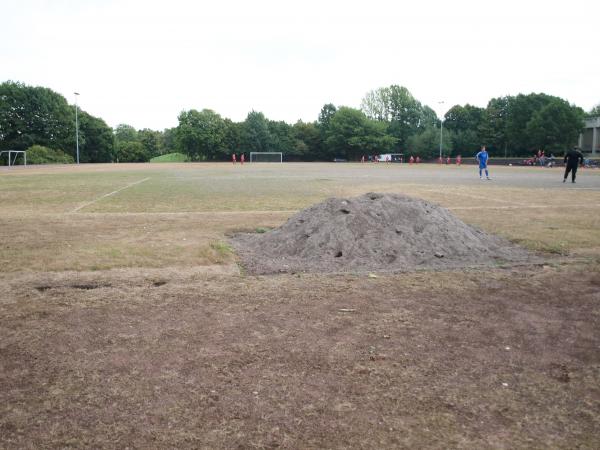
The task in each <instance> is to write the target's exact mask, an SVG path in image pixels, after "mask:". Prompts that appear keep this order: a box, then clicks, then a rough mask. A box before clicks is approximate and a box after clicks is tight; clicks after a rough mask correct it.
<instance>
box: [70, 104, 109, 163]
mask: <svg viewBox="0 0 600 450" xmlns="http://www.w3.org/2000/svg"><path fill="white" fill-rule="evenodd" d="M78 114H79V155H80V158H79V160H80V161H81V162H85V163H101V162H111V161H112V160H113V156H114V143H113V132H112V128H110V127H109V126H108V125H107V124H106V122H104V120H102V119H99V118H97V117H94V116H92V115H90V114H88V113H87V112H85V111H81V112H80V113H78Z"/></svg>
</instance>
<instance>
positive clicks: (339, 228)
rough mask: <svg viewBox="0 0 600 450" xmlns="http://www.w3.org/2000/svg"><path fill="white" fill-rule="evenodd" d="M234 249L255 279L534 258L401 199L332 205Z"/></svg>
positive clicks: (240, 241) (380, 197) (375, 196)
mask: <svg viewBox="0 0 600 450" xmlns="http://www.w3.org/2000/svg"><path fill="white" fill-rule="evenodd" d="M231 242H232V244H233V246H234V247H235V249H236V250H237V252H238V253H239V254H240V256H241V260H242V264H243V266H244V268H245V269H246V270H247V271H248V272H249V273H253V274H268V273H278V272H280V273H281V272H291V273H295V272H317V273H319V272H320V273H323V272H368V271H372V270H378V271H381V270H385V271H411V270H418V269H426V268H428V269H433V268H436V269H442V268H444V269H449V268H460V267H474V266H495V265H501V264H506V263H508V262H510V263H516V262H519V263H525V262H532V261H533V259H534V257H533V255H530V254H528V252H527V251H525V250H524V249H522V248H520V247H518V246H516V245H514V244H511V243H510V242H509V241H507V240H505V239H501V238H499V237H497V236H493V235H490V234H487V233H485V232H483V231H482V230H480V229H478V228H475V227H472V226H470V225H467V224H466V223H464V222H463V221H461V220H460V219H458V218H457V217H456V216H454V215H453V214H452V213H451V212H450V211H448V210H447V209H445V208H442V207H441V206H439V205H436V204H433V203H430V202H427V201H424V200H421V199H418V198H414V197H410V196H406V195H400V194H379V193H368V194H364V195H361V196H359V197H353V198H330V199H327V200H325V201H324V202H321V203H319V204H316V205H313V206H311V207H309V208H306V209H304V210H302V211H300V212H299V213H297V214H295V215H294V216H292V217H291V218H290V219H289V220H288V221H287V222H286V223H284V224H283V225H281V226H280V227H277V228H276V229H273V230H270V231H268V232H266V233H245V234H239V235H237V236H235V237H234V238H233V239H232V240H231Z"/></svg>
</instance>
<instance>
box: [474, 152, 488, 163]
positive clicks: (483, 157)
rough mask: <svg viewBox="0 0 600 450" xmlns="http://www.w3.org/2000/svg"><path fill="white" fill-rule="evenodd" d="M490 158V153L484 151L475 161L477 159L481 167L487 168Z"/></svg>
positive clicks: (478, 154)
mask: <svg viewBox="0 0 600 450" xmlns="http://www.w3.org/2000/svg"><path fill="white" fill-rule="evenodd" d="M488 158H489V155H488V152H486V151H485V150H482V151H480V152H479V153H477V155H475V159H477V161H479V165H480V166H482V167H485V166H487V161H488Z"/></svg>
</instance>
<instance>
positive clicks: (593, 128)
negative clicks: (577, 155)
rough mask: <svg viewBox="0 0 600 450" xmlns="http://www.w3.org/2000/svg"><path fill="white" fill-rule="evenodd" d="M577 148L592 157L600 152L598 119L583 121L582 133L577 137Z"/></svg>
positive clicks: (599, 123) (599, 118)
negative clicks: (589, 153)
mask: <svg viewBox="0 0 600 450" xmlns="http://www.w3.org/2000/svg"><path fill="white" fill-rule="evenodd" d="M579 148H581V151H583V152H591V153H592V155H594V156H595V155H596V154H597V153H598V152H600V117H592V118H590V119H585V126H584V130H583V133H581V134H580V135H579Z"/></svg>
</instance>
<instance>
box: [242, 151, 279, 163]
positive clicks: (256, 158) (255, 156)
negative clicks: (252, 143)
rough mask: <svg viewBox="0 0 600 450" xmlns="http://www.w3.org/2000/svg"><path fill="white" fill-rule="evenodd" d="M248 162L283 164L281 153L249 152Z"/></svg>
mask: <svg viewBox="0 0 600 450" xmlns="http://www.w3.org/2000/svg"><path fill="white" fill-rule="evenodd" d="M250 162H278V163H280V162H283V153H281V152H250Z"/></svg>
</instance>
